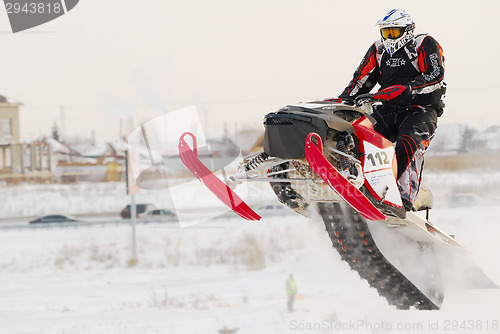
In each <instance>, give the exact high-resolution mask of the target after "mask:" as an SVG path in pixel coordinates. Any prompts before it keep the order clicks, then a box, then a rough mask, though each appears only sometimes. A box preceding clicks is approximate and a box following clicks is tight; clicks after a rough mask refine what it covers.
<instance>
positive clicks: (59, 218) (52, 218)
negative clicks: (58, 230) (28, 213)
mask: <svg viewBox="0 0 500 334" xmlns="http://www.w3.org/2000/svg"><path fill="white" fill-rule="evenodd" d="M77 221H78V220H76V219H75V218H73V217H69V216H64V215H47V216H43V217H40V218H37V219H34V220H32V221H30V222H29V223H30V224H40V223H71V222H77Z"/></svg>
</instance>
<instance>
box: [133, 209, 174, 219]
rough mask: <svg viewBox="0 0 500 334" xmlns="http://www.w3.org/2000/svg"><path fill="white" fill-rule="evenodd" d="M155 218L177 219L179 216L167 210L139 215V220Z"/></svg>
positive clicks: (150, 211) (157, 210) (156, 210)
mask: <svg viewBox="0 0 500 334" xmlns="http://www.w3.org/2000/svg"><path fill="white" fill-rule="evenodd" d="M153 217H177V215H176V214H175V213H174V212H172V211H171V210H167V209H154V210H149V211H146V212H144V213H141V214H140V215H139V218H153Z"/></svg>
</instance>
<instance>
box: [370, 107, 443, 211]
mask: <svg viewBox="0 0 500 334" xmlns="http://www.w3.org/2000/svg"><path fill="white" fill-rule="evenodd" d="M372 116H373V117H374V118H375V120H376V121H377V123H376V124H375V126H374V128H375V131H377V132H378V133H380V134H381V135H382V136H384V137H385V138H387V139H389V140H390V141H391V142H393V143H396V147H395V150H396V159H397V162H398V186H399V188H400V192H401V197H402V198H403V201H405V200H407V201H409V202H410V203H413V202H414V200H415V197H416V194H417V193H418V189H419V188H420V181H421V177H422V175H421V173H422V168H423V154H424V152H425V150H426V149H427V147H428V146H429V143H430V141H431V139H432V138H433V137H434V133H435V131H436V127H437V117H438V116H437V111H436V110H435V109H432V108H427V107H420V106H409V107H407V106H400V105H384V106H382V107H381V108H380V109H378V110H376V111H375V112H374V113H373V114H372Z"/></svg>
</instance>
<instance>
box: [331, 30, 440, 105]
mask: <svg viewBox="0 0 500 334" xmlns="http://www.w3.org/2000/svg"><path fill="white" fill-rule="evenodd" d="M377 83H378V84H380V88H381V89H383V88H386V87H388V86H392V85H396V84H400V85H409V86H410V87H411V90H412V94H411V95H409V94H408V95H407V96H406V97H405V98H398V99H397V100H395V101H392V103H396V104H399V105H420V106H427V107H431V108H434V109H436V110H437V111H438V113H439V114H441V113H442V110H443V107H444V103H443V102H442V98H443V97H444V93H445V89H446V84H445V83H444V56H443V49H442V48H441V46H440V45H439V43H438V42H437V41H436V40H435V39H434V38H432V37H431V36H429V35H426V34H422V35H417V36H416V37H415V38H414V40H413V41H410V42H409V43H408V44H406V45H405V46H404V47H403V48H401V49H399V50H398V51H396V53H394V54H393V55H392V56H391V55H389V54H388V53H387V52H386V51H385V48H384V45H383V43H382V41H381V40H378V41H377V42H375V43H374V44H372V45H371V46H370V48H369V49H368V52H367V53H366V55H365V56H364V58H363V60H362V61H361V64H360V65H359V67H358V68H357V69H356V71H355V72H354V75H353V79H352V80H351V82H349V85H348V86H347V87H346V88H345V90H344V91H343V92H342V94H340V95H339V97H340V98H342V99H344V100H353V99H354V98H355V97H356V96H358V95H359V94H364V93H368V92H370V90H371V89H372V88H373V87H374V86H375V84H377ZM389 103H391V101H389Z"/></svg>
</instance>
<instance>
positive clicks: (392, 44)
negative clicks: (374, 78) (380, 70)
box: [376, 9, 415, 55]
mask: <svg viewBox="0 0 500 334" xmlns="http://www.w3.org/2000/svg"><path fill="white" fill-rule="evenodd" d="M376 25H378V26H379V27H380V34H381V35H382V42H383V43H384V47H385V49H386V50H387V52H388V53H389V54H390V55H392V54H394V53H395V52H396V51H398V50H399V49H401V48H402V47H403V46H405V45H406V44H407V43H408V42H409V41H410V40H411V39H412V38H413V31H414V30H415V23H413V20H412V19H411V16H410V14H408V13H407V12H405V11H404V10H402V9H392V10H391V11H389V12H388V13H387V14H385V16H384V17H383V18H382V19H381V20H379V21H378V22H377V23H376Z"/></svg>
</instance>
